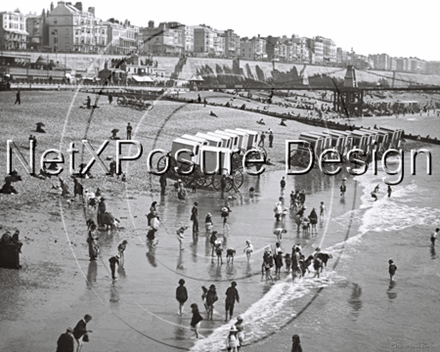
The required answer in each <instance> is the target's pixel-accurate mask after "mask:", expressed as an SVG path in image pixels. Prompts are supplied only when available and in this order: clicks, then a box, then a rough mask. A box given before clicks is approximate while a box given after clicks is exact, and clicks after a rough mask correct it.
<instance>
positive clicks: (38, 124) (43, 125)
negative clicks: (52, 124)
mask: <svg viewBox="0 0 440 352" xmlns="http://www.w3.org/2000/svg"><path fill="white" fill-rule="evenodd" d="M37 126H39V127H46V125H45V124H44V123H42V122H37Z"/></svg>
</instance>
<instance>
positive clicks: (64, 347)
mask: <svg viewBox="0 0 440 352" xmlns="http://www.w3.org/2000/svg"><path fill="white" fill-rule="evenodd" d="M74 348H75V342H74V341H73V329H72V328H67V330H66V332H65V333H64V334H61V335H60V337H59V338H58V341H57V351H56V352H73V350H74Z"/></svg>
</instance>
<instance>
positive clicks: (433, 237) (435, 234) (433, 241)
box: [431, 227, 440, 246]
mask: <svg viewBox="0 0 440 352" xmlns="http://www.w3.org/2000/svg"><path fill="white" fill-rule="evenodd" d="M439 232H440V229H439V228H438V227H437V228H436V229H435V231H434V232H433V233H432V234H431V244H432V245H433V246H435V240H436V239H437V235H438V233H439Z"/></svg>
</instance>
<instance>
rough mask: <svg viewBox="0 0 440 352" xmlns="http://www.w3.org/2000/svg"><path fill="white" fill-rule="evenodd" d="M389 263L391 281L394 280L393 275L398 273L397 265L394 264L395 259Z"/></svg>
mask: <svg viewBox="0 0 440 352" xmlns="http://www.w3.org/2000/svg"><path fill="white" fill-rule="evenodd" d="M388 264H389V265H390V266H389V267H388V273H389V274H390V281H392V280H393V276H394V275H395V274H396V270H397V266H396V265H395V264H394V261H393V260H392V259H390V260H389V261H388Z"/></svg>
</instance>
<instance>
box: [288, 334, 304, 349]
mask: <svg viewBox="0 0 440 352" xmlns="http://www.w3.org/2000/svg"><path fill="white" fill-rule="evenodd" d="M291 352H303V349H302V347H301V341H300V339H299V336H298V335H296V334H295V335H293V336H292V349H291Z"/></svg>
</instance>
